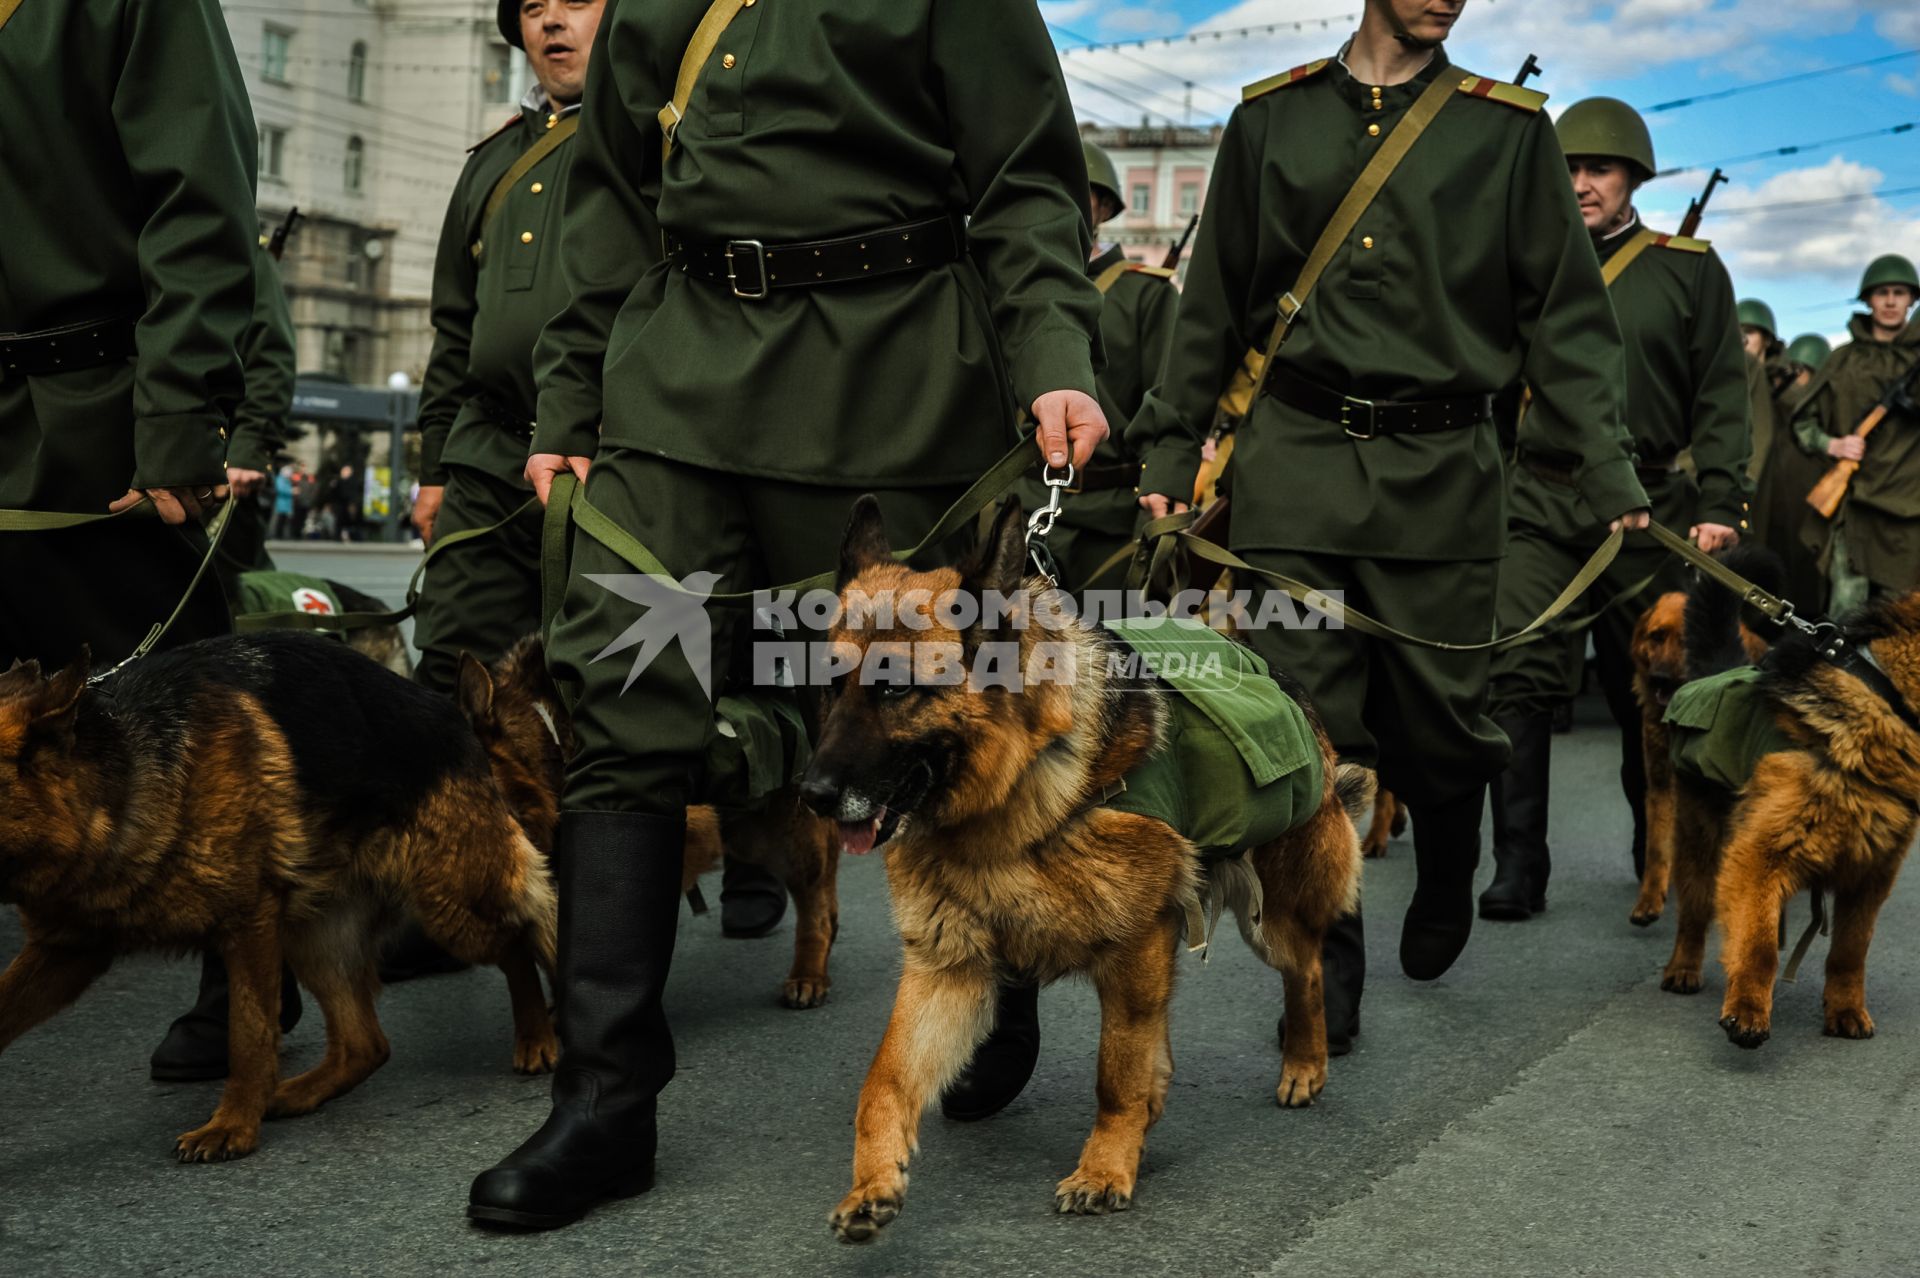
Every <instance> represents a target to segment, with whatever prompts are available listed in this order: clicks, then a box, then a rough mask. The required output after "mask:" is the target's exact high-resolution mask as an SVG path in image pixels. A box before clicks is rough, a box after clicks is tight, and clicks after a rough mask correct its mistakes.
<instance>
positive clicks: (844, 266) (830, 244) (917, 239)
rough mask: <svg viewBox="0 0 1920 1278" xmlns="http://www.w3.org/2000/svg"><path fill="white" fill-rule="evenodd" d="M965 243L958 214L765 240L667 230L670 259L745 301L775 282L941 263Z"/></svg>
mask: <svg viewBox="0 0 1920 1278" xmlns="http://www.w3.org/2000/svg"><path fill="white" fill-rule="evenodd" d="M966 248H967V236H966V232H965V231H964V230H963V229H962V228H961V226H960V224H959V222H958V221H957V220H956V219H954V218H951V217H934V218H928V219H926V220H925V221H921V222H909V223H907V224H905V225H904V226H889V227H885V228H883V229H881V230H877V231H869V232H867V233H866V234H864V235H844V236H841V237H840V238H838V239H832V240H808V241H805V242H802V243H797V244H768V243H766V242H764V241H762V240H714V241H711V242H709V243H699V244H695V243H689V242H688V241H686V240H682V239H679V238H677V237H673V236H669V237H668V238H667V261H668V262H669V263H670V264H671V265H672V266H673V267H674V268H675V269H676V270H678V271H680V272H682V273H683V274H685V275H686V276H687V277H688V278H689V279H696V280H704V281H705V282H707V283H709V284H712V285H714V286H715V287H718V288H724V289H726V290H728V291H729V292H731V293H732V294H733V295H734V296H735V297H738V298H740V299H742V300H744V301H749V302H758V301H764V300H765V299H766V297H767V296H768V295H769V294H770V293H772V292H773V290H775V289H782V288H813V287H816V286H818V285H822V284H845V283H848V282H849V281H852V280H870V279H873V278H874V277H875V276H878V275H898V274H900V273H901V272H903V271H924V270H927V269H929V268H931V267H935V266H944V265H946V264H947V263H948V262H951V261H954V260H955V259H956V258H958V257H960V256H961V255H962V254H963V253H965V252H966Z"/></svg>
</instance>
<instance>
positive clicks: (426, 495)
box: [413, 484, 447, 545]
mask: <svg viewBox="0 0 1920 1278" xmlns="http://www.w3.org/2000/svg"><path fill="white" fill-rule="evenodd" d="M446 491H447V490H446V489H445V488H444V487H442V486H441V485H439V484H434V485H432V486H430V487H429V486H427V485H422V486H421V488H420V495H419V496H418V497H415V498H414V499H413V527H414V530H415V531H416V532H418V533H419V534H420V540H421V541H423V542H425V543H427V544H428V545H432V544H433V521H434V520H436V519H438V518H439V517H440V499H441V497H443V496H444V495H445V494H446Z"/></svg>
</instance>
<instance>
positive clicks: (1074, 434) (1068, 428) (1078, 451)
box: [1033, 390, 1108, 469]
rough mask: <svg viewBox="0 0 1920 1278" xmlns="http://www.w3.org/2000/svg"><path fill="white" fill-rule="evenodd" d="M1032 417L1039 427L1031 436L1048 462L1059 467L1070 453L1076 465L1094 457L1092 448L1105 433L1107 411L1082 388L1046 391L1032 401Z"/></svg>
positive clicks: (1083, 464) (1065, 461)
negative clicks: (1081, 389) (1077, 389)
mask: <svg viewBox="0 0 1920 1278" xmlns="http://www.w3.org/2000/svg"><path fill="white" fill-rule="evenodd" d="M1033 420H1034V421H1036V422H1038V423H1039V425H1040V429H1039V430H1037V431H1035V432H1034V439H1035V440H1036V441H1038V443H1039V445H1040V455H1041V456H1042V457H1044V458H1046V459H1047V465H1049V466H1054V467H1060V466H1064V465H1066V464H1067V459H1068V457H1069V456H1071V457H1072V459H1073V464H1074V467H1075V468H1076V469H1078V468H1080V467H1084V466H1085V465H1086V464H1087V463H1088V462H1090V461H1092V460H1093V450H1094V449H1096V448H1098V447H1099V446H1100V441H1101V440H1103V439H1105V438H1106V437H1107V433H1108V432H1107V415H1106V414H1105V413H1103V412H1101V411H1100V403H1099V401H1098V400H1096V399H1094V397H1093V396H1091V395H1089V394H1087V393H1086V392H1085V391H1076V390H1057V391H1048V392H1047V393H1046V394H1044V395H1042V396H1041V397H1040V398H1039V399H1036V400H1034V401H1033Z"/></svg>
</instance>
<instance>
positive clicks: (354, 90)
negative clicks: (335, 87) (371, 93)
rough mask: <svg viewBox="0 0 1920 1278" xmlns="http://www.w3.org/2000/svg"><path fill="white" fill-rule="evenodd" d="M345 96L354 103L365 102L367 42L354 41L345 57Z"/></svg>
mask: <svg viewBox="0 0 1920 1278" xmlns="http://www.w3.org/2000/svg"><path fill="white" fill-rule="evenodd" d="M347 96H348V97H349V98H352V99H353V100H354V101H355V102H365V101H366V100H367V42H366V41H365V40H355V41H354V42H353V52H351V53H349V54H348V55H347Z"/></svg>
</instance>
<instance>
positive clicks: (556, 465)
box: [526, 453, 593, 506]
mask: <svg viewBox="0 0 1920 1278" xmlns="http://www.w3.org/2000/svg"><path fill="white" fill-rule="evenodd" d="M591 465H593V458H591V457H562V456H561V455H560V454H559V453H535V454H534V455H533V456H531V457H529V458H527V470H526V475H527V482H528V483H530V484H532V485H533V495H534V496H535V497H538V498H539V499H540V504H541V505H542V506H544V505H546V504H547V494H548V493H549V492H551V491H552V490H553V480H554V476H556V475H564V474H566V473H567V472H568V471H572V472H573V477H574V478H575V479H578V480H579V481H580V482H581V483H583V484H584V483H586V482H587V467H589V466H591Z"/></svg>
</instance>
